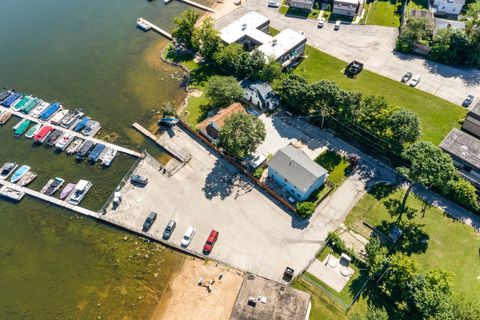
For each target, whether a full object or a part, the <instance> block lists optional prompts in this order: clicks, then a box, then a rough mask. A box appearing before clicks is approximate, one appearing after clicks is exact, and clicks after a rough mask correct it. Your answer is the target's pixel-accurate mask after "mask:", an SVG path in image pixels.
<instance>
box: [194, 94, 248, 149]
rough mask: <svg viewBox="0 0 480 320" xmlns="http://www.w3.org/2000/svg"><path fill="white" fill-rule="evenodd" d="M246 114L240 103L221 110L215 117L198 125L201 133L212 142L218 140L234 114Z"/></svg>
mask: <svg viewBox="0 0 480 320" xmlns="http://www.w3.org/2000/svg"><path fill="white" fill-rule="evenodd" d="M239 112H240V113H245V114H247V112H246V111H245V108H244V107H243V106H242V105H241V104H240V103H238V102H236V103H233V104H231V105H230V106H228V107H226V108H223V109H221V110H220V111H218V112H217V113H216V114H215V115H213V116H211V117H209V118H207V119H205V120H203V121H202V122H200V123H199V124H198V125H197V128H198V130H199V132H200V133H201V134H202V135H203V136H204V137H205V138H207V139H208V140H210V141H211V142H214V141H216V140H217V139H218V134H219V132H220V130H221V129H222V128H223V126H224V125H225V120H227V119H228V118H229V117H230V116H231V115H232V114H234V113H239Z"/></svg>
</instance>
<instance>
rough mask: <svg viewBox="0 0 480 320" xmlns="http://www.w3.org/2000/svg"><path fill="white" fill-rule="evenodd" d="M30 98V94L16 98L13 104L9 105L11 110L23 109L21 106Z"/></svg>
mask: <svg viewBox="0 0 480 320" xmlns="http://www.w3.org/2000/svg"><path fill="white" fill-rule="evenodd" d="M30 99H32V97H31V96H24V97H23V98H22V99H20V100H17V102H15V103H14V104H12V105H11V108H12V110H13V111H20V110H22V109H23V107H24V106H25V105H26V104H27V102H29V101H30Z"/></svg>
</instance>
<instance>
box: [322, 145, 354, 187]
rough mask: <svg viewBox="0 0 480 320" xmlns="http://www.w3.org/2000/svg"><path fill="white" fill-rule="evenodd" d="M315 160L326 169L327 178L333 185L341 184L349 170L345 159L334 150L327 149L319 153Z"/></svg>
mask: <svg viewBox="0 0 480 320" xmlns="http://www.w3.org/2000/svg"><path fill="white" fill-rule="evenodd" d="M315 162H316V163H318V164H319V165H321V166H322V167H324V168H325V169H327V171H328V180H329V181H330V182H331V183H333V184H334V185H335V186H339V185H340V184H342V182H343V180H345V178H346V175H347V174H348V172H349V169H350V166H349V163H348V161H347V160H346V159H344V158H343V157H342V156H340V155H339V154H338V153H336V152H334V151H330V150H327V151H325V152H324V153H322V154H321V155H319V156H318V157H317V158H316V159H315Z"/></svg>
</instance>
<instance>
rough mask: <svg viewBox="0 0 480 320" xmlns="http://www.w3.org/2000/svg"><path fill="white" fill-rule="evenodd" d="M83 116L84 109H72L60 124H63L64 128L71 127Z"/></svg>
mask: <svg viewBox="0 0 480 320" xmlns="http://www.w3.org/2000/svg"><path fill="white" fill-rule="evenodd" d="M82 116H83V111H82V109H75V110H72V111H70V112H69V113H68V114H67V115H66V116H65V118H63V119H62V123H61V124H60V126H62V127H63V128H70V127H71V126H73V124H74V123H75V121H77V119H78V118H80V117H82Z"/></svg>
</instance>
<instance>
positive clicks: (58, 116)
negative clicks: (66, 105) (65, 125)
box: [50, 109, 70, 125]
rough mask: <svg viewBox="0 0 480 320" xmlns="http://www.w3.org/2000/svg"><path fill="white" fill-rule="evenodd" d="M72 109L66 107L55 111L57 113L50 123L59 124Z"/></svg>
mask: <svg viewBox="0 0 480 320" xmlns="http://www.w3.org/2000/svg"><path fill="white" fill-rule="evenodd" d="M69 111H70V110H66V109H62V110H60V111H58V112H57V113H55V115H54V116H53V117H52V118H51V119H50V123H51V124H54V125H59V124H60V123H61V122H62V120H63V118H65V116H66V115H67V114H68V112H69Z"/></svg>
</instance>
